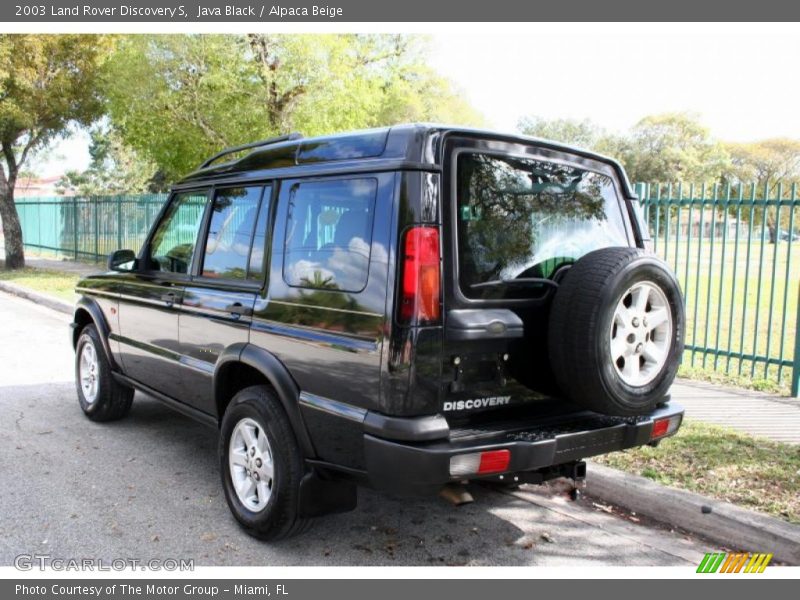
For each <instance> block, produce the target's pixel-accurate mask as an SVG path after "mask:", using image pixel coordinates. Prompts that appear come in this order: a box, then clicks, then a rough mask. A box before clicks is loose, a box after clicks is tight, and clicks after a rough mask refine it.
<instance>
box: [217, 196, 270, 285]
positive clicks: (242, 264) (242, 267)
mask: <svg viewBox="0 0 800 600" xmlns="http://www.w3.org/2000/svg"><path fill="white" fill-rule="evenodd" d="M263 189H264V188H263V187H261V186H254V187H235V188H224V189H220V190H217V192H216V194H215V196H214V204H213V205H212V209H211V220H210V223H209V227H208V237H207V238H206V248H205V253H204V258H203V269H202V275H203V277H215V278H220V279H246V278H247V267H248V260H249V257H250V248H251V244H252V242H253V231H254V228H255V225H256V220H257V217H258V207H259V203H260V201H261V193H262V191H263Z"/></svg>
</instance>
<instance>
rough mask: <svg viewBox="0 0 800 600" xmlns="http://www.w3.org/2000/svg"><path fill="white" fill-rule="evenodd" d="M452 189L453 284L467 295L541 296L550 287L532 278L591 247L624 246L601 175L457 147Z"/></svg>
mask: <svg viewBox="0 0 800 600" xmlns="http://www.w3.org/2000/svg"><path fill="white" fill-rule="evenodd" d="M456 194H457V200H456V203H457V222H458V260H459V281H460V287H461V290H462V292H463V293H464V295H465V296H466V297H468V298H479V299H496V298H529V297H531V296H535V295H537V294H544V293H545V292H546V291H547V290H548V289H550V286H547V285H545V284H543V283H539V284H537V282H536V281H535V279H537V278H540V279H541V278H545V279H552V278H553V276H554V275H555V273H556V272H557V271H558V270H559V269H560V268H562V267H563V266H565V265H568V264H571V263H573V262H574V261H575V260H577V259H578V258H580V257H581V256H583V255H584V254H587V253H588V252H591V251H592V250H596V249H598V248H604V247H608V246H627V245H628V238H627V234H626V232H625V224H624V221H623V217H622V209H621V206H620V203H619V201H618V199H617V194H616V191H615V188H614V184H613V181H612V179H611V178H610V177H609V176H607V175H604V174H602V173H598V172H595V171H590V170H587V169H584V168H580V167H577V166H574V165H566V164H561V163H556V162H552V161H547V160H542V159H536V158H519V157H514V156H507V155H506V156H503V155H490V154H479V153H471V152H463V153H461V154H459V155H458V159H457V185H456ZM510 280H528V281H517V282H513V281H510ZM487 283H489V285H481V284H487ZM515 283H516V284H515ZM517 284H520V285H517Z"/></svg>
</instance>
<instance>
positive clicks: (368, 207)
mask: <svg viewBox="0 0 800 600" xmlns="http://www.w3.org/2000/svg"><path fill="white" fill-rule="evenodd" d="M377 189H378V182H377V181H376V180H375V179H347V180H334V181H313V182H308V183H298V184H295V185H294V186H293V187H292V189H291V192H290V200H289V217H288V219H287V222H286V241H285V247H284V255H283V261H284V262H283V277H284V280H285V281H286V283H288V284H289V285H291V286H294V287H302V288H312V289H323V290H339V291H345V292H360V291H361V290H363V289H364V287H365V286H366V285H367V274H368V272H369V256H370V247H371V245H372V221H373V218H374V215H375V195H376V193H377Z"/></svg>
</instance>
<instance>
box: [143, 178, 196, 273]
mask: <svg viewBox="0 0 800 600" xmlns="http://www.w3.org/2000/svg"><path fill="white" fill-rule="evenodd" d="M206 201H207V196H206V193H205V192H202V191H201V192H197V191H196V192H182V193H180V194H176V195H175V196H174V197H173V199H172V202H171V203H170V205H169V207H168V208H167V211H166V213H165V214H164V218H163V219H161V222H160V223H159V224H158V228H157V229H156V232H155V233H154V234H153V239H152V241H151V242H150V252H149V256H148V258H149V261H148V262H149V265H150V268H151V269H154V270H156V271H164V272H168V273H189V272H190V271H191V266H192V257H193V256H194V245H195V243H196V242H197V233H198V231H199V230H200V224H201V223H202V221H203V212H204V211H205V207H206Z"/></svg>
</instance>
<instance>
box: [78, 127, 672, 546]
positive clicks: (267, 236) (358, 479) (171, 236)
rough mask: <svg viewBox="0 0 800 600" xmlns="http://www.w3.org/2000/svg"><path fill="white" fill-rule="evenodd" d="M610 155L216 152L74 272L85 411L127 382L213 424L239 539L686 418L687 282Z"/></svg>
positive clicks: (536, 146) (343, 147) (594, 450)
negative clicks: (659, 248) (133, 245)
mask: <svg viewBox="0 0 800 600" xmlns="http://www.w3.org/2000/svg"><path fill="white" fill-rule="evenodd" d="M648 242H649V236H648V232H647V228H646V224H645V223H644V221H643V218H642V217H641V216H640V213H639V207H638V203H637V200H636V198H635V196H634V195H633V193H632V191H631V187H630V184H629V182H628V180H627V177H626V175H625V173H624V172H623V170H622V168H621V167H620V165H619V164H617V163H616V162H614V161H613V160H610V159H608V158H604V157H602V156H598V155H595V154H592V153H589V152H586V151H583V150H578V149H574V148H569V147H565V146H561V145H559V144H556V143H553V142H545V141H540V140H535V139H531V138H525V137H517V136H509V135H505V134H499V133H491V132H485V131H475V130H469V129H460V128H453V127H445V126H437V125H401V126H396V127H391V128H385V129H378V130H369V131H361V132H355V133H347V134H342V135H334V136H327V137H318V138H312V139H303V138H302V137H301V136H299V135H296V134H292V135H287V136H283V137H280V138H275V139H270V140H264V141H261V142H256V143H253V144H247V145H245V146H239V147H235V148H229V149H227V150H225V151H223V152H221V153H219V154H217V155H216V156H213V157H211V158H210V159H208V160H207V161H206V162H205V163H204V164H202V165H201V167H200V168H199V169H198V170H197V171H196V172H194V173H192V174H190V175H189V176H187V177H186V178H185V179H183V180H182V181H181V182H180V183H178V184H176V185H175V186H174V188H173V190H172V193H171V194H170V197H169V200H168V202H167V203H166V205H165V206H164V208H163V210H162V211H161V214H160V215H159V217H158V218H157V220H156V221H155V224H154V226H153V228H152V230H151V232H150V233H149V235H148V237H147V240H146V241H145V243H144V245H143V247H142V249H141V251H140V252H139V253H138V255H136V254H134V252H132V251H130V250H118V251H116V252H114V253H113V254H112V255H111V256H110V258H109V269H110V271H109V272H108V273H105V274H102V275H95V276H91V277H87V278H85V279H83V280H82V281H81V282H80V283H79V287H78V292H79V293H80V294H81V298H80V300H79V302H78V304H77V307H76V310H75V316H74V322H73V324H72V326H73V335H72V341H73V344H74V347H75V350H76V364H75V370H76V379H77V393H78V399H79V401H80V406H81V408H82V409H83V411H84V412H85V413H86V415H87V416H88V417H89V418H90V419H92V420H95V421H108V420H112V419H118V418H121V417H123V416H125V414H126V413H127V412H128V411H129V409H130V407H131V401H132V399H133V394H134V389H137V390H140V391H142V392H145V393H146V394H148V395H150V396H152V397H154V398H156V399H158V400H161V401H162V402H164V403H166V404H167V405H169V406H170V407H173V408H175V409H176V410H178V411H180V412H182V413H185V414H187V415H190V416H193V417H195V418H197V419H199V420H201V421H204V422H207V423H208V424H210V425H213V426H214V427H217V428H218V429H219V459H220V470H221V472H222V473H221V474H222V484H223V487H224V490H225V496H226V498H227V501H228V504H229V506H230V509H231V511H232V512H233V514H234V516H235V517H236V519H237V520H238V521H239V523H240V524H241V525H242V526H243V527H244V528H245V529H246V530H247V531H248V532H249V533H251V534H252V535H255V536H258V537H261V538H263V539H277V538H280V537H285V536H288V535H291V534H293V533H296V532H298V531H300V530H301V529H303V527H304V526H305V525H306V524H307V523H308V522H309V520H310V518H311V517H315V516H318V515H322V514H325V513H331V512H337V511H345V510H350V509H352V508H354V507H355V504H356V488H357V485H369V486H372V487H374V488H377V489H379V490H386V491H389V492H392V493H400V494H420V493H431V492H436V491H437V490H439V489H440V488H441V487H442V486H444V485H446V484H448V483H451V482H460V481H465V480H475V479H484V480H493V481H495V482H500V481H501V480H502V481H506V482H507V481H509V480H513V481H520V482H529V483H536V482H541V481H545V480H547V479H551V478H553V477H558V476H567V477H572V478H581V477H582V476H583V473H584V471H585V464H584V463H583V462H582V459H585V458H587V457H590V456H595V455H598V454H603V453H606V452H611V451H615V450H620V449H624V448H631V447H634V446H640V445H644V444H649V443H657V442H658V441H659V440H661V439H662V438H664V437H667V436H670V435H672V434H674V433H675V432H676V431H677V429H678V427H679V426H680V423H681V419H682V416H683V410H682V408H681V407H680V406H677V405H676V404H674V403H672V404H670V403H669V396H668V390H669V387H670V385H671V383H672V381H673V379H674V377H675V372H676V370H677V368H678V363H679V361H680V357H681V355H682V352H683V335H684V312H683V304H682V299H681V292H680V289H679V286H678V284H677V282H676V280H675V277H674V275H673V274H672V273H671V272H670V270H669V269H668V268H667V266H666V265H665V264H664V263H663V262H662V261H661V260H660V259H658V258H657V257H655V256H654V255H653V254H651V253H649V252H648V251H647V249H646V248H647V245H648Z"/></svg>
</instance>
